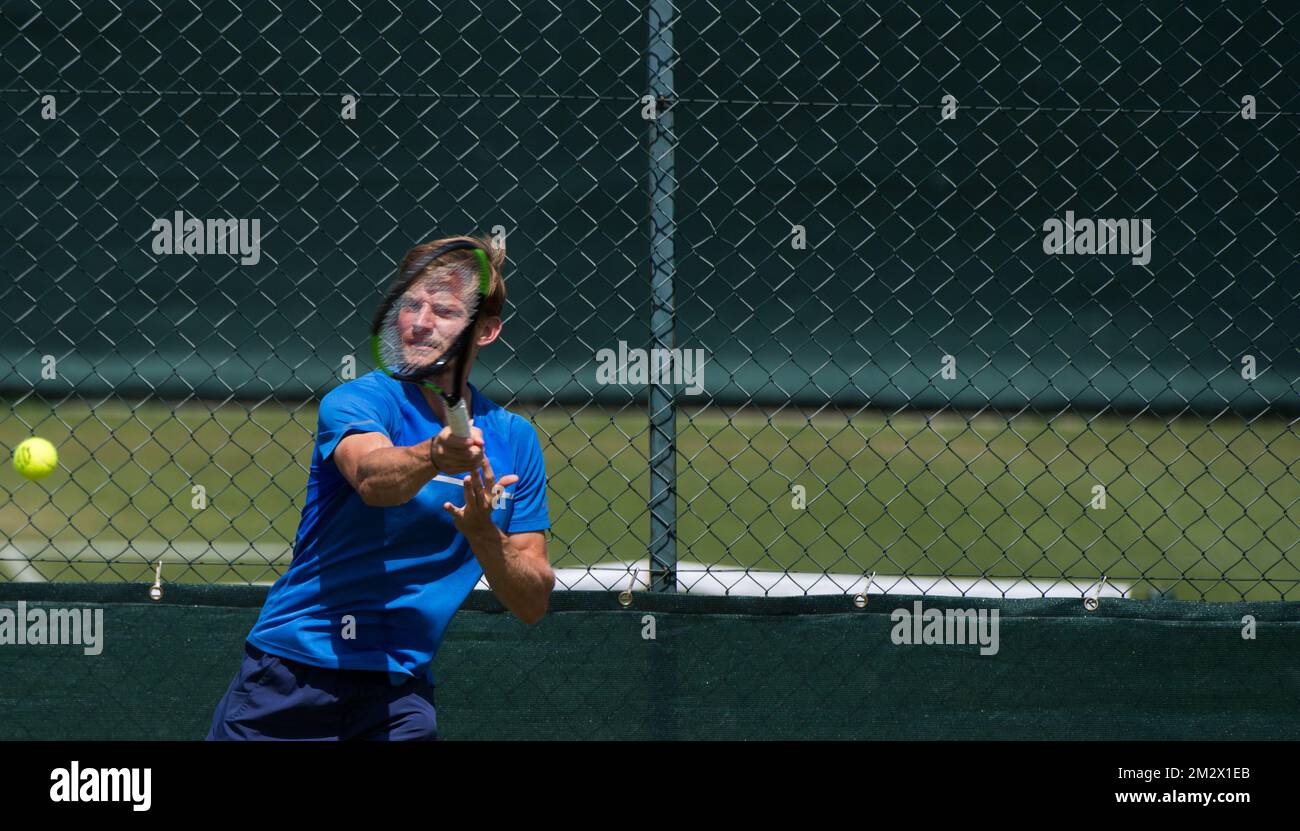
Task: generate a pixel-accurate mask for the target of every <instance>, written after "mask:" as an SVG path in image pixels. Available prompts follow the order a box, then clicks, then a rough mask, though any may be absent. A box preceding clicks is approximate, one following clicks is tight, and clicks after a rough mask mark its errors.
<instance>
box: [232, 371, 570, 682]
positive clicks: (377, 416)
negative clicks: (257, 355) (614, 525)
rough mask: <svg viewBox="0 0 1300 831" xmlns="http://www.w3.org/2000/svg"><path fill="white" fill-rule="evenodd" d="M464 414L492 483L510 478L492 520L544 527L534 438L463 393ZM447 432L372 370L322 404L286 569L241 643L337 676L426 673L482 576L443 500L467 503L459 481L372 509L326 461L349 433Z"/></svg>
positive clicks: (414, 436)
mask: <svg viewBox="0 0 1300 831" xmlns="http://www.w3.org/2000/svg"><path fill="white" fill-rule="evenodd" d="M470 392H471V399H470V406H471V408H472V409H471V412H470V418H471V419H473V421H474V426H475V427H477V428H478V429H480V430H482V431H483V442H484V452H485V453H486V454H487V458H488V461H489V462H491V464H492V471H493V473H495V474H496V477H497V480H498V481H500V480H501V479H503V478H504V477H506V476H507V475H509V474H512V473H513V474H515V475H517V476H518V477H519V481H518V482H516V483H515V484H513V485H511V486H510V487H508V488H506V489H505V492H504V494H503V498H502V499H501V500H500V502H501V507H499V508H497V509H495V510H493V512H492V520H493V522H495V523H496V525H497V526H498V527H499V528H501V529H502V530H503V531H505V532H506V533H508V534H513V533H520V532H524V531H542V530H545V529H547V528H549V527H550V520H549V516H548V514H547V509H546V468H545V464H544V462H543V458H542V447H541V443H540V442H539V441H538V439H537V432H536V431H535V430H534V429H533V427H532V425H531V424H529V423H528V421H526V420H525V419H523V418H521V417H519V416H517V415H515V414H513V413H510V412H507V411H506V410H504V409H502V408H501V407H499V406H497V405H496V404H494V403H492V402H491V401H489V400H488V399H486V398H484V397H483V396H482V395H481V394H479V391H478V390H477V389H475V388H474V387H473V386H471V387H470ZM442 428H443V424H442V423H441V422H439V421H438V419H437V418H436V417H435V416H434V414H433V411H432V410H431V409H430V408H429V405H428V402H427V401H425V400H424V396H423V395H422V394H421V393H420V390H419V388H418V387H416V386H415V385H414V384H407V383H402V382H401V381H395V380H393V379H392V378H390V377H388V376H387V375H385V374H384V373H382V372H379V371H375V372H371V373H370V374H368V375H364V376H362V377H361V378H358V379H356V380H355V381H349V382H348V383H346V384H343V385H342V386H340V387H337V388H335V389H333V390H330V392H329V393H328V394H327V395H326V396H325V398H324V399H323V400H322V401H321V405H320V415H319V419H318V424H317V430H316V449H315V451H314V452H313V454H312V461H311V473H310V475H309V477H308V480H307V499H306V502H305V503H304V505H303V510H302V521H301V522H300V523H299V525H298V534H297V538H296V539H295V540H294V545H293V561H292V562H291V563H290V565H289V570H288V571H286V572H285V573H284V575H283V576H282V577H280V579H279V580H277V581H276V582H275V585H274V586H272V587H271V590H270V592H269V594H268V595H267V598H266V605H265V606H263V607H262V614H261V616H260V617H259V618H258V620H257V623H256V624H254V626H253V630H252V632H250V633H249V636H248V640H249V641H250V642H251V643H252V644H253V645H254V646H256V647H258V648H259V649H261V650H263V651H265V652H268V653H270V654H272V655H279V656H281V657H285V658H292V659H294V660H297V661H302V662H303V663H307V664H312V665H314V666H320V667H329V668H334V669H362V670H377V671H388V672H389V673H394V674H396V676H402V677H412V676H419V675H422V674H425V673H426V672H427V671H428V667H429V664H430V662H431V661H432V660H433V656H434V654H435V653H436V652H437V651H438V645H439V644H440V643H442V636H443V632H445V631H446V629H447V624H448V623H449V622H450V621H451V617H452V615H454V614H455V613H456V610H457V609H458V608H460V604H461V603H462V602H464V600H465V598H466V596H467V595H468V594H469V592H470V590H472V589H473V588H474V586H475V585H476V584H477V583H478V580H479V578H480V577H481V576H482V575H483V568H482V566H480V565H479V562H478V559H477V558H476V557H475V556H474V553H473V552H472V551H471V550H470V547H469V542H468V540H466V539H465V536H464V535H463V534H461V533H460V532H459V531H458V530H456V526H455V524H454V523H453V522H452V518H451V515H450V514H448V513H447V512H446V511H445V510H443V507H442V506H443V503H444V502H451V503H452V504H453V505H456V506H463V505H464V504H465V492H464V487H463V485H462V484H461V477H460V476H446V475H441V474H440V475H439V476H438V477H437V478H435V479H432V480H430V481H429V482H428V483H427V484H426V485H425V486H424V487H423V488H421V489H420V491H419V492H418V493H417V494H416V495H415V496H414V497H413V498H412V499H411V500H410V501H408V502H406V503H405V504H402V505H396V506H393V507H387V508H377V507H372V506H370V505H367V504H365V503H364V502H362V501H361V497H360V495H358V494H357V492H356V490H355V489H353V487H352V485H351V484H349V483H348V480H347V479H346V478H344V476H343V474H342V473H341V472H340V471H339V469H338V467H337V466H336V465H335V464H334V459H333V455H332V454H333V453H334V448H335V447H337V446H338V443H339V441H340V440H341V439H343V437H344V436H347V435H349V434H351V433H383V434H384V435H385V436H387V437H388V438H389V440H391V441H392V443H393V444H394V445H397V446H409V445H413V444H418V443H419V442H422V441H424V440H426V439H428V438H429V437H430V436H434V435H436V434H437V433H438V432H439V431H441V430H442Z"/></svg>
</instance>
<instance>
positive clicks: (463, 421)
mask: <svg viewBox="0 0 1300 831" xmlns="http://www.w3.org/2000/svg"><path fill="white" fill-rule="evenodd" d="M447 421H448V422H450V423H451V432H452V433H454V434H455V435H457V436H460V437H461V438H462V439H467V438H469V437H470V435H471V434H470V431H469V407H467V406H465V399H464V398H462V399H461V400H459V401H457V402H456V406H454V407H451V408H449V409H448V410H447Z"/></svg>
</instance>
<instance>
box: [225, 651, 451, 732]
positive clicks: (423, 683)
mask: <svg viewBox="0 0 1300 831" xmlns="http://www.w3.org/2000/svg"><path fill="white" fill-rule="evenodd" d="M437 737H438V719H437V716H436V715H435V713H434V709H433V684H432V683H431V682H430V681H429V680H428V679H427V678H412V679H409V680H407V681H406V683H404V684H401V685H400V686H395V685H394V684H393V682H392V681H390V680H389V675H388V673H386V672H367V671H364V670H347V669H342V670H341V669H324V668H323V667H316V666H311V665H310V664H304V663H301V662H300V661H294V660H291V659H289V658H281V657H279V656H278V655H270V654H267V653H266V652H263V651H262V650H260V649H258V648H257V647H255V646H253V645H252V644H251V643H245V644H244V660H243V663H241V664H240V666H239V672H237V673H236V674H235V680H233V681H231V682H230V689H228V690H226V694H225V695H224V696H223V697H222V699H221V702H220V703H219V704H217V711H216V713H215V714H214V715H213V716H212V729H211V730H210V731H209V732H208V736H207V738H208V741H221V740H248V739H280V740H287V741H311V740H316V741H343V740H348V739H368V740H371V741H432V740H433V739H436V738H437Z"/></svg>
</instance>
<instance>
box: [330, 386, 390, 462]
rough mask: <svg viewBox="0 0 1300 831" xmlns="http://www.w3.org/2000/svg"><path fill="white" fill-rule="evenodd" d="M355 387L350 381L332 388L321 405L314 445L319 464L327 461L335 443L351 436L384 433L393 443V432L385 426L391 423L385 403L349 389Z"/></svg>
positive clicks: (371, 394) (380, 397) (381, 398)
mask: <svg viewBox="0 0 1300 831" xmlns="http://www.w3.org/2000/svg"><path fill="white" fill-rule="evenodd" d="M357 386H358V384H357V382H356V381H352V382H349V383H346V384H344V385H342V386H340V387H335V388H334V389H332V390H330V391H329V392H328V393H326V395H325V398H324V399H322V400H321V402H320V413H319V414H318V416H317V418H316V446H317V447H318V448H320V457H321V461H324V460H326V459H328V458H329V457H330V454H331V453H333V452H334V448H336V447H338V443H339V442H340V441H342V440H343V438H344V437H345V436H349V435H351V434H352V433H383V434H384V435H385V436H387V437H388V440H389V441H392V440H393V431H392V430H391V429H390V428H389V427H388V426H387V425H388V424H389V423H390V422H391V413H390V412H389V408H388V407H387V406H386V405H387V403H388V402H387V400H386V399H385V398H384V397H383V396H382V395H376V394H375V393H374V392H373V391H372V392H371V393H370V394H369V395H366V394H365V393H364V391H362V390H361V389H348V388H349V387H357Z"/></svg>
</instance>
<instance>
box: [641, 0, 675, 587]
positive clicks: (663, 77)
mask: <svg viewBox="0 0 1300 831" xmlns="http://www.w3.org/2000/svg"><path fill="white" fill-rule="evenodd" d="M673 13H674V9H673V5H672V0H652V2H651V3H650V8H649V19H648V24H649V25H648V28H649V49H648V51H647V54H646V70H647V74H648V76H649V94H650V95H651V96H653V97H654V104H655V109H654V114H655V117H654V118H652V119H651V120H650V170H649V174H650V176H649V185H650V292H651V297H650V346H651V348H652V349H671V348H672V347H674V346H675V345H676V344H675V340H676V337H675V333H674V308H673V277H674V271H675V268H676V265H675V259H674V257H673V231H674V221H675V220H674V217H673V195H674V191H675V190H676V188H677V171H676V169H675V167H674V151H675V147H674V145H675V142H676V137H675V136H674V134H673V113H672V108H671V107H672V95H673V62H674V60H675V57H676V56H675V53H674V51H673V32H672V24H673ZM654 354H656V353H654V352H651V355H654ZM676 398H677V389H676V387H674V386H673V385H672V379H671V378H668V379H664V378H662V377H661V378H659V379H658V382H656V381H655V376H654V374H652V375H651V379H650V590H651V591H658V592H673V591H676V590H677V432H676V431H677V403H676Z"/></svg>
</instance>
